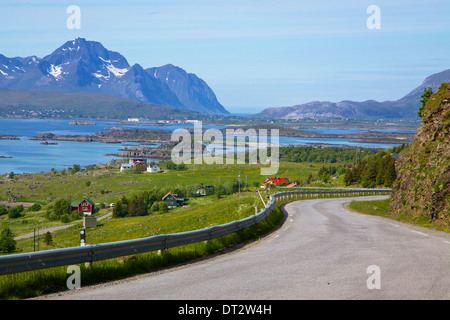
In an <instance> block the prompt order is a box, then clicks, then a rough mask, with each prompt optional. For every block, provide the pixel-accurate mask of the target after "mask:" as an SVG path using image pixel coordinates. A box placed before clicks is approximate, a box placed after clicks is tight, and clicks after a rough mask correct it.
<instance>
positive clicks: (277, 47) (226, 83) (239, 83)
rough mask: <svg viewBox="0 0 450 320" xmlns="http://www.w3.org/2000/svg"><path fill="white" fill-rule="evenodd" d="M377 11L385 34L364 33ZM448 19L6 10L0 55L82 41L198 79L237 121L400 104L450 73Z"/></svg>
mask: <svg viewBox="0 0 450 320" xmlns="http://www.w3.org/2000/svg"><path fill="white" fill-rule="evenodd" d="M69 5H78V6H79V7H80V9H81V29H79V30H69V29H68V28H67V26H66V20H67V18H68V17H69V15H68V14H67V13H66V9H67V7H68V6H69ZM370 5H377V6H378V7H379V8H380V10H381V14H380V17H381V29H379V30H370V29H368V28H367V26H366V21H367V19H368V18H369V17H370V16H371V14H368V13H367V12H366V10H367V8H368V7H369V6H370ZM449 12H450V1H448V0H409V1H406V0H398V1H395V0H369V1H365V0H341V1H331V0H327V1H324V0H316V1H300V0H277V1H269V0H239V1H238V0H221V1H217V0H159V1H154V0H128V1H123V0H113V1H98V0H90V1H77V0H71V1H66V0H42V1H31V0H28V1H24V0H15V1H9V0H0V14H1V19H0V53H2V54H4V55H5V56H7V57H14V56H30V55H37V56H39V57H44V56H45V55H47V54H50V53H51V52H52V51H53V50H55V49H56V48H57V47H59V46H61V45H62V44H63V43H64V42H66V41H68V40H70V39H73V38H76V37H84V38H86V39H88V40H95V41H99V42H101V43H102V44H103V45H104V46H105V47H106V48H108V49H109V50H113V51H118V52H120V53H121V54H122V55H124V56H125V57H126V58H127V60H128V62H129V63H130V64H134V63H139V64H140V65H142V66H143V67H144V68H148V67H155V66H161V65H164V64H167V63H172V64H174V65H177V66H179V67H181V68H183V69H185V70H186V71H187V72H191V73H195V74H197V75H198V76H199V77H201V78H202V79H204V80H205V81H206V82H207V83H208V84H209V85H210V86H211V88H212V89H213V90H214V92H215V93H216V95H217V98H218V100H219V101H220V102H221V103H222V104H223V105H224V106H225V107H226V108H227V109H228V110H229V111H231V112H241V113H254V112H258V111H261V110H262V109H264V108H266V107H281V106H292V105H295V104H301V103H306V102H309V101H313V100H328V101H334V102H337V101H342V100H346V99H349V100H356V101H364V100H368V99H374V100H378V101H384V100H396V99H399V98H401V97H402V96H404V95H405V94H407V93H408V92H409V91H411V90H412V89H414V88H415V87H416V86H418V85H419V84H420V83H421V82H422V81H423V80H424V78H425V77H427V76H429V75H431V74H433V73H436V72H440V71H443V70H446V69H449V68H450V54H449V52H450V19H449V18H448V13H449Z"/></svg>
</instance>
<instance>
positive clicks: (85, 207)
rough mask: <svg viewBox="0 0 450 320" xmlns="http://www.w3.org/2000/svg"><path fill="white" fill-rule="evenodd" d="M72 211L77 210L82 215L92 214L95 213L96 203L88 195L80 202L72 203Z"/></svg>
mask: <svg viewBox="0 0 450 320" xmlns="http://www.w3.org/2000/svg"><path fill="white" fill-rule="evenodd" d="M71 207H72V211H77V212H78V213H81V214H82V215H87V216H90V215H92V214H93V213H94V209H95V203H94V202H93V201H92V200H91V199H89V198H88V197H86V198H85V199H84V200H83V201H81V202H80V203H78V204H76V203H75V204H74V203H72V204H71Z"/></svg>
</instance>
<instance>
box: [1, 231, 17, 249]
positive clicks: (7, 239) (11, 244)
mask: <svg viewBox="0 0 450 320" xmlns="http://www.w3.org/2000/svg"><path fill="white" fill-rule="evenodd" d="M14 250H16V240H14V235H13V233H12V232H11V229H9V228H7V229H4V230H3V231H2V233H1V234H0V251H1V252H3V253H11V252H13V251H14Z"/></svg>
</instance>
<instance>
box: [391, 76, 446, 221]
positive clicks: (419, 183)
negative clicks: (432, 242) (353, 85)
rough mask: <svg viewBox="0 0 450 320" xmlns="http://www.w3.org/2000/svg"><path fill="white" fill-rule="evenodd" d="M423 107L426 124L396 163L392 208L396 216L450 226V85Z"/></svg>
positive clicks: (424, 123)
mask: <svg viewBox="0 0 450 320" xmlns="http://www.w3.org/2000/svg"><path fill="white" fill-rule="evenodd" d="M423 97H424V99H423V101H422V103H423V107H422V108H421V109H420V110H419V113H420V115H421V116H422V119H423V120H422V124H421V126H420V128H419V129H418V130H417V134H416V135H415V137H414V142H413V143H412V145H411V147H410V148H409V149H408V150H407V151H406V152H405V153H404V154H403V155H402V157H400V158H399V159H398V160H397V162H396V171H397V180H396V182H395V183H394V186H393V191H392V196H391V205H390V208H391V210H392V213H393V214H394V215H410V216H411V217H413V218H416V219H429V220H430V221H431V222H432V223H433V224H434V225H437V226H443V227H446V226H449V225H450V139H449V134H450V84H448V83H447V84H442V85H441V86H440V88H439V90H438V91H437V92H436V93H435V94H433V95H431V96H429V94H427V91H425V92H424V95H423Z"/></svg>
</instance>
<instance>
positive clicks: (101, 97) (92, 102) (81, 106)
mask: <svg viewBox="0 0 450 320" xmlns="http://www.w3.org/2000/svg"><path fill="white" fill-rule="evenodd" d="M14 116H16V117H61V118H97V119H98V118H101V119H112V118H113V119H128V118H146V119H150V120H154V119H180V118H187V119H197V118H199V116H200V114H199V113H197V112H194V111H189V110H182V109H176V108H173V107H168V106H160V105H156V104H153V103H143V102H137V101H133V100H129V99H125V98H121V97H116V96H112V95H106V94H99V93H93V92H48V91H14V90H0V117H14Z"/></svg>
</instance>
